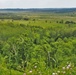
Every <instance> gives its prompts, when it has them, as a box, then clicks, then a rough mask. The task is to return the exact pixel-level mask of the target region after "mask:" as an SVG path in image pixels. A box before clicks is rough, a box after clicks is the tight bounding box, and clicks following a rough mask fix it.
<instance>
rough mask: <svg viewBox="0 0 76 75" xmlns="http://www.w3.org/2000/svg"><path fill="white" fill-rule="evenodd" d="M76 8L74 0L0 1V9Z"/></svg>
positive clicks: (75, 0)
mask: <svg viewBox="0 0 76 75" xmlns="http://www.w3.org/2000/svg"><path fill="white" fill-rule="evenodd" d="M56 7H76V0H0V8H56Z"/></svg>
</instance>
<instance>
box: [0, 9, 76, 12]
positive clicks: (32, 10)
mask: <svg viewBox="0 0 76 75" xmlns="http://www.w3.org/2000/svg"><path fill="white" fill-rule="evenodd" d="M3 11H8V12H17V11H18V12H21V11H22V12H54V13H67V12H75V11H76V8H29V9H20V8H17V9H16V8H15V9H12V8H11V9H8V8H7V9H0V12H3Z"/></svg>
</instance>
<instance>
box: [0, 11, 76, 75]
mask: <svg viewBox="0 0 76 75" xmlns="http://www.w3.org/2000/svg"><path fill="white" fill-rule="evenodd" d="M24 73H25V74H24ZM0 75H76V12H64V13H56V12H8V13H7V12H0Z"/></svg>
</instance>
